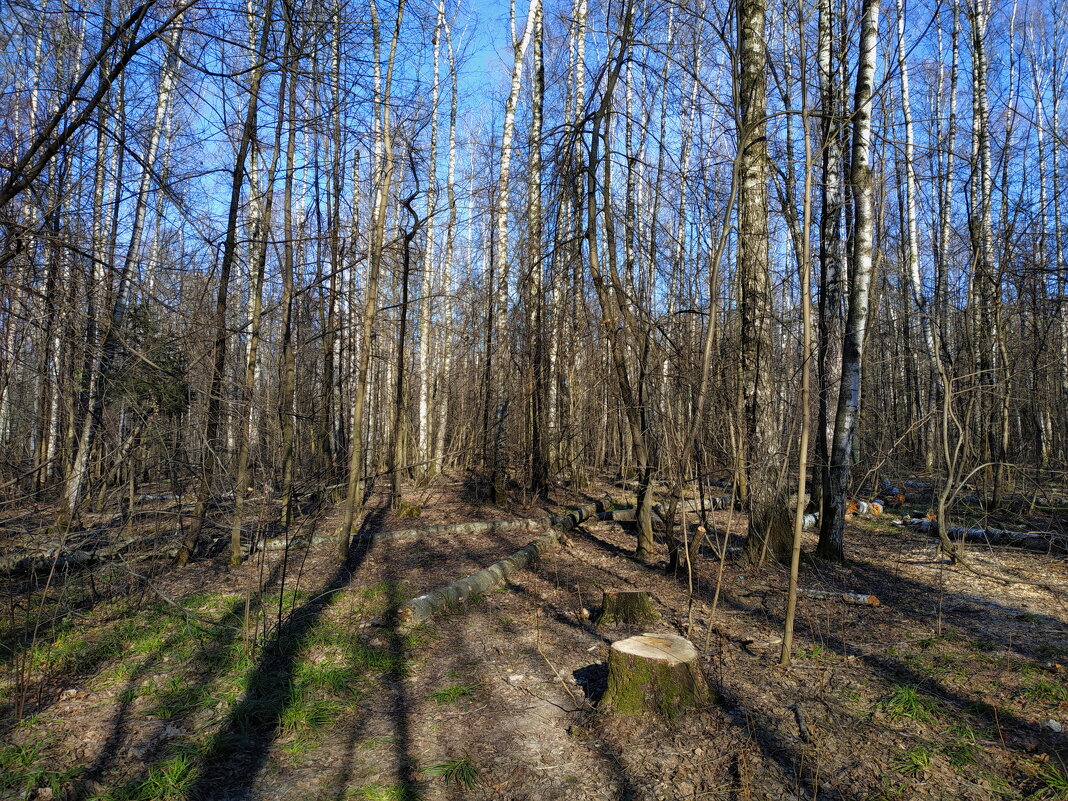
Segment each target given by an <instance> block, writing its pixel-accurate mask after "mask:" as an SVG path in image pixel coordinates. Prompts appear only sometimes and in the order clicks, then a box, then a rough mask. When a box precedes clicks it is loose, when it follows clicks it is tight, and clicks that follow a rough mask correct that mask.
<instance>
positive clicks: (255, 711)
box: [189, 539, 369, 798]
mask: <svg viewBox="0 0 1068 801" xmlns="http://www.w3.org/2000/svg"><path fill="white" fill-rule="evenodd" d="M368 549H369V544H368V543H366V542H364V541H363V540H359V539H357V540H354V544H353V546H352V547H351V548H350V550H349V554H348V558H347V559H346V560H345V562H344V564H342V565H341V566H339V567H338V568H337V570H335V571H334V573H333V575H331V576H330V578H329V579H328V580H327V581H326V582H325V583H324V585H323V586H322V588H321V589H320V590H319V591H318V592H316V593H315V594H314V595H313V597H312V599H311V600H309V601H307V602H306V603H304V604H303V605H302V606H300V607H299V608H297V609H295V610H293V611H292V612H291V613H290V615H289V625H287V626H284V625H280V626H278V627H277V629H276V630H275V632H274V634H273V635H272V637H271V639H270V640H269V641H268V642H267V643H265V644H264V647H263V655H262V657H261V658H260V661H259V662H258V663H257V665H256V667H255V668H254V669H253V671H252V673H251V674H250V676H249V682H248V690H247V692H246V693H245V696H244V697H243V698H242V700H241V702H240V703H238V704H237V706H235V707H234V708H233V710H232V711H231V712H230V714H229V716H228V717H227V720H226V722H225V723H224V724H223V725H222V727H221V728H220V729H219V731H218V732H216V734H215V735H214V736H213V737H212V738H211V740H210V742H209V743H208V745H207V747H206V748H205V750H204V753H203V756H202V758H201V761H200V765H199V770H198V771H197V778H196V781H195V782H194V783H193V784H192V786H191V787H190V790H189V795H190V797H192V798H214V797H219V791H220V788H224V787H225V788H226V791H227V794H228V795H232V796H235V797H243V796H244V795H245V794H246V793H247V792H249V791H250V790H251V788H252V785H253V783H254V782H255V780H256V777H257V776H258V775H259V773H260V772H261V771H262V770H263V767H264V765H265V763H266V760H267V755H268V752H269V750H270V747H271V744H272V743H273V742H274V741H275V739H277V737H278V734H279V732H280V724H281V719H282V715H283V713H284V712H285V709H286V706H287V704H288V701H289V697H290V692H289V690H290V688H291V686H292V683H293V673H294V669H295V666H296V659H297V655H298V654H299V652H300V650H301V647H302V645H303V643H304V641H305V639H306V638H307V636H308V634H309V633H310V632H311V631H312V630H313V629H314V628H315V626H316V624H317V623H318V622H319V619H320V618H321V617H322V615H323V612H324V611H325V610H326V609H328V608H329V607H330V606H331V605H332V604H333V603H335V602H336V601H337V599H338V598H339V597H340V595H341V591H342V590H343V589H344V588H345V587H346V586H348V585H349V583H351V581H352V578H353V575H354V573H355V571H356V570H357V569H358V568H359V566H360V565H361V564H362V563H363V561H364V560H365V559H366V557H367V553H368Z"/></svg>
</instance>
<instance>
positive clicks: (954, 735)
mask: <svg viewBox="0 0 1068 801" xmlns="http://www.w3.org/2000/svg"><path fill="white" fill-rule="evenodd" d="M941 751H942V753H943V754H945V755H946V759H948V760H949V763H950V764H951V765H952V766H953V767H955V768H958V769H960V768H965V767H967V766H969V765H974V764H976V763H977V762H978V761H979V754H980V748H979V736H978V734H977V733H976V731H975V729H973V728H971V727H970V726H963V725H959V726H950V727H949V728H948V729H946V741H945V742H944V743H943V745H942V747H941Z"/></svg>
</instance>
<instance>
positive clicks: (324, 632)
mask: <svg viewBox="0 0 1068 801" xmlns="http://www.w3.org/2000/svg"><path fill="white" fill-rule="evenodd" d="M599 490H600V492H601V494H598V492H594V491H590V492H588V493H585V494H581V495H577V494H563V493H561V494H559V495H557V496H554V498H553V500H554V501H555V502H556V503H558V504H559V506H558V507H554V508H563V507H566V506H569V505H574V504H578V503H581V502H588V501H590V500H603V499H604V494H603V493H606V492H607V493H613V492H614V493H615V494H616V499H617V500H618V499H619V498H620V497H621V495H622V490H619V489H618V488H617V489H613V488H611V487H608V486H604V487H600V488H599ZM373 500H374V501H376V502H379V507H378V508H377V510H375V511H372V512H371V514H370V516H369V518H368V520H367V521H365V523H364V529H365V530H367V531H372V532H375V531H385V530H391V529H398V528H411V527H413V526H423V525H430V524H436V523H446V522H448V523H451V522H461V521H465V520H487V519H507V518H516V517H528V516H539V515H542V514H544V510H540V509H534V508H529V507H525V506H523V505H521V504H518V503H517V504H516V505H515V506H514V507H513V508H510V509H508V510H504V509H499V508H494V507H490V506H488V505H485V506H484V505H482V504H481V503H479V501H478V499H477V497H475V496H474V495H473V494H472V491H471V489H470V487H469V486H467V485H466V484H465V483H464V482H463V480H462V477H460V476H443V477H439V478H438V479H437V480H436V481H435V482H434V483H433V484H432V485H431V486H430V488H429V489H427V490H423V491H421V492H419V493H415V492H413V494H412V497H411V500H412V502H413V503H417V504H418V505H419V507H420V508H419V509H418V510H416V509H409V511H412V512H414V511H418V512H419V514H418V516H417V517H414V518H405V519H400V518H398V517H397V516H395V515H394V514H393V513H392V512H389V511H386V510H385V509H384V499H382V498H379V497H378V496H375V498H374V499H373ZM921 507H923V504H922V503H920V504H919V505H918V506H917V509H920V510H921V511H922V508H921ZM888 511H894V512H896V513H898V514H899V513H900V511H901V510H888ZM892 519H893V518H892V516H891V515H890V514H886V515H883V516H881V517H875V518H864V519H862V518H856V519H854V520H852V522H851V523H850V524H849V528H848V531H847V549H848V556H849V562H848V563H847V564H845V565H828V564H825V563H819V562H814V561H812V560H805V561H804V562H803V564H802V569H801V581H800V584H801V586H802V587H804V588H815V589H824V590H834V591H842V592H859V593H864V594H871V595H875V596H877V597H878V599H879V600H880V602H881V605H879V606H867V605H851V604H845V603H842V602H841V601H838V600H812V599H809V598H801V599H800V600H799V605H798V620H797V633H796V636H795V640H794V645H795V650H794V654H793V663H792V665H791V666H790V667H787V668H783V667H780V666H779V665H778V659H779V650H780V644H781V635H782V623H783V617H784V609H785V588H786V580H787V574H786V570H785V569H784V568H783V567H781V566H778V565H770V564H766V565H764V566H763V567H761V568H759V569H754V568H752V567H743V566H742V565H740V564H736V563H732V562H730V561H728V562H727V563H725V564H724V565H723V570H722V576H721V577H720V576H719V573H720V562H719V561H718V560H717V559H715V558H714V557H713V556H712V555H711V554H709V553H704V554H702V555H701V557H700V559H699V560H698V563H697V564H696V565H695V570H694V572H693V576H692V587H693V591H692V596H691V592H690V581H689V579H688V577H687V576H686V575H685V574H683V575H681V576H679V577H672V576H668V575H665V572H664V568H663V564H662V563H661V564H659V565H656V564H654V565H648V564H644V563H641V562H638V561H636V560H635V559H634V558H633V557H632V553H633V547H634V536H633V533H632V532H630V531H628V530H627V529H626V528H625V526H626V524H618V523H607V522H597V521H588V522H587V523H585V524H584V525H582V526H581V527H579V528H578V529H577V530H575V531H574V532H572V533H571V535H570V537H569V540H570V545H565V547H561V548H559V549H557V550H555V551H553V552H551V553H549V554H548V555H546V556H545V557H543V558H542V559H541V560H540V562H538V563H537V564H536V565H535V566H534V567H533V569H528V570H525V571H522V572H520V573H518V574H516V575H515V576H513V577H512V580H511V581H510V582H509V583H507V584H506V585H505V586H503V587H500V588H499V589H497V590H494V591H492V592H489V593H487V594H486V595H484V596H482V597H479V598H477V599H474V600H473V601H470V602H468V603H466V604H464V605H463V606H462V607H459V608H456V609H453V610H451V611H449V612H448V613H446V614H444V615H442V616H440V617H437V618H435V619H433V620H432V621H431V622H429V623H426V624H422V625H419V626H417V627H415V628H410V629H405V628H402V627H400V626H399V625H397V617H396V610H397V606H398V604H399V603H401V602H403V601H405V600H407V599H409V598H412V597H414V596H415V595H418V594H420V593H422V592H425V591H427V590H430V589H432V588H434V587H437V586H440V585H443V584H446V583H448V582H450V581H453V580H455V579H457V578H459V577H461V576H463V575H466V574H469V573H472V572H474V571H476V570H478V569H479V568H481V567H484V566H486V565H488V564H490V563H492V562H494V561H496V560H497V559H500V558H502V557H504V556H506V555H508V554H509V553H511V552H512V551H514V550H516V549H517V548H520V547H522V546H523V545H525V544H526V543H528V542H530V541H531V540H532V539H534V538H535V537H536V536H538V533H539V532H537V531H530V530H527V531H512V532H508V531H505V532H498V533H493V534H490V535H485V534H483V535H470V534H459V535H457V534H451V535H448V536H445V535H432V536H423V537H418V538H403V539H400V538H397V539H384V540H381V541H378V542H374V543H373V544H371V545H366V544H357V545H354V547H353V548H352V550H351V553H350V555H349V559H348V560H347V562H346V563H345V564H344V565H342V566H339V565H338V563H337V557H336V547H335V546H334V545H333V544H331V543H323V544H319V545H315V546H313V547H311V548H307V549H293V550H292V551H291V552H289V553H288V555H286V554H284V553H281V552H279V553H266V554H260V555H257V556H255V557H254V558H252V559H250V560H249V561H248V562H247V563H246V564H245V565H242V566H241V567H237V568H230V567H227V566H226V565H225V563H224V557H223V556H220V557H218V558H216V559H203V560H199V561H196V562H194V563H193V564H192V565H191V566H189V567H187V568H184V569H176V568H173V567H170V566H168V565H167V563H166V562H164V561H161V562H160V563H159V564H157V565H154V566H153V564H152V563H151V562H145V563H139V564H136V565H134V566H132V567H131V566H125V567H123V566H110V567H105V568H99V569H97V570H95V571H90V570H80V571H72V572H71V573H70V575H69V577H67V578H66V579H65V580H63V581H61V580H60V579H61V578H62V577H53V579H52V580H51V582H50V585H49V588H48V593H47V594H45V593H44V592H43V590H42V587H41V585H40V582H41V581H42V580H43V578H42V577H38V579H37V581H38V583H37V584H36V585H35V586H31V585H30V583H29V581H28V580H27V579H26V577H25V576H23V577H16V578H7V579H5V582H6V585H5V586H4V590H5V592H6V593H7V595H8V599H6V602H5V605H6V606H7V607H8V610H5V612H8V611H9V614H6V615H5V617H7V618H8V619H7V620H6V622H5V623H4V624H3V627H2V628H0V645H2V646H3V649H2V651H0V660H2V663H0V667H2V668H3V671H4V672H3V673H2V674H0V704H2V707H0V715H2V718H0V720H2V721H3V728H2V729H0V740H2V742H0V798H25V799H39V800H41V801H43V800H44V799H59V798H67V797H77V798H98V799H112V800H113V801H119V800H120V799H127V800H128V801H134V800H135V799H140V800H141V801H154V800H155V799H166V800H168V801H169V800H171V799H175V800H176V799H183V798H191V799H200V798H203V799H264V800H266V799H279V800H281V799H294V800H299V801H326V800H327V799H333V800H336V801H347V800H351V799H372V800H377V801H402V800H404V799H415V798H422V799H426V801H435V800H437V799H466V798H471V799H516V801H518V800H519V799H531V800H533V799H754V800H755V799H813V800H816V799H822V800H823V801H833V800H834V799H841V801H861V799H870V800H871V801H874V800H875V799H912V798H930V799H976V800H978V799H1025V798H1030V799H1044V800H1047V801H1048V800H1051V799H1064V798H1068V767H1066V763H1068V733H1066V732H1065V731H1064V730H1066V729H1068V560H1066V559H1065V558H1064V557H1063V556H1056V555H1043V554H1040V553H1033V552H1027V551H1020V550H1012V549H1009V548H995V549H991V548H989V547H982V548H980V547H976V546H970V547H969V549H968V553H969V556H970V559H969V563H970V565H971V567H972V568H974V570H970V569H966V568H962V567H960V566H951V565H949V564H947V563H946V562H945V561H944V560H943V559H941V558H940V556H939V554H938V552H937V550H936V547H935V543H934V541H933V540H931V539H929V538H928V537H927V536H926V535H925V534H922V533H920V532H918V531H915V530H913V529H909V528H904V527H898V526H894V525H892ZM714 521H715V524H716V527H717V528H718V529H719V531H721V532H722V531H725V530H727V527H728V525H730V526H731V528H732V530H733V531H734V532H738V531H744V522H745V521H744V519H743V518H742V516H741V515H740V514H738V513H732V512H726V511H724V512H717V513H715V514H714ZM338 524H339V517H338V515H337V514H336V513H335V511H334V510H332V509H327V510H325V511H323V512H321V513H320V514H319V515H318V516H317V517H315V518H308V519H306V520H304V521H303V522H302V526H304V527H306V528H307V527H314V528H315V529H316V530H319V531H322V532H329V531H332V530H334V529H335V528H336V527H337V526H338ZM4 536H5V537H10V536H11V535H10V534H5V535H4ZM740 543H741V537H739V536H735V537H734V538H733V542H732V543H731V544H734V545H737V544H740ZM0 544H3V542H2V541H0ZM814 545H815V535H814V534H811V533H807V534H806V541H805V548H806V550H811V549H812V548H813V547H814ZM718 578H721V586H720V592H719V595H718V601H717V602H716V603H715V608H713V599H714V596H715V590H716V586H717V579H718ZM119 585H122V586H121V587H120V586H119ZM105 587H106V588H107V592H105V589H104V588H105ZM123 588H125V589H123ZM626 588H634V589H642V590H646V591H648V592H649V594H650V596H651V598H652V600H653V604H654V606H655V607H656V610H657V612H658V614H659V619H658V620H657V621H655V622H654V623H651V624H648V625H646V626H644V627H642V628H643V630H651V631H672V632H675V633H681V634H683V635H684V636H688V637H689V638H690V639H691V640H693V641H694V643H695V644H696V645H697V646H698V648H699V650H700V651H701V652H702V658H703V660H704V666H705V670H706V673H707V675H708V678H709V680H710V683H711V685H712V686H713V688H714V690H715V694H716V697H715V700H714V702H713V703H711V704H710V705H709V706H708V707H707V708H703V709H699V710H696V711H693V712H691V713H688V714H686V715H684V716H682V717H680V718H677V719H675V720H670V721H668V720H659V719H654V718H636V719H631V718H620V717H617V716H613V715H607V714H603V713H601V712H598V711H597V707H596V702H597V700H598V698H599V695H600V693H601V692H602V691H603V689H604V683H605V677H606V666H605V661H606V657H607V652H608V647H609V645H610V644H611V643H612V642H613V641H615V640H616V639H619V638H621V637H625V636H629V635H630V634H632V633H636V631H632V630H629V629H625V628H602V627H598V626H596V625H595V624H594V623H593V622H592V621H593V620H595V619H596V613H597V607H598V606H599V604H600V598H601V592H602V590H603V589H626ZM42 599H43V602H42Z"/></svg>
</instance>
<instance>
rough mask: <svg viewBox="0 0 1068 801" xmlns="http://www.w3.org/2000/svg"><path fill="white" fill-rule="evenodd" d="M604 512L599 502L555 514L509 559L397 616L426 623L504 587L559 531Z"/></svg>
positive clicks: (428, 596) (555, 539)
mask: <svg viewBox="0 0 1068 801" xmlns="http://www.w3.org/2000/svg"><path fill="white" fill-rule="evenodd" d="M603 510H604V505H603V504H601V503H595V504H589V505H587V506H583V507H580V508H578V509H574V510H572V511H570V512H568V513H567V514H563V515H554V516H553V517H551V518H549V525H550V526H551V528H552V530H550V531H547V532H546V533H545V534H542V535H541V536H540V537H538V538H537V539H536V540H534V541H533V542H530V543H529V544H527V545H526V546H524V547H522V548H520V549H519V550H518V551H516V552H515V553H513V554H512V555H511V556H507V557H505V558H504V559H501V560H500V561H497V562H494V563H493V564H492V565H490V566H489V567H486V568H483V569H482V570H479V571H478V572H477V573H473V574H472V575H470V576H465V577H464V578H461V579H459V580H457V581H454V582H452V583H451V584H448V585H446V586H444V587H439V588H438V589H436V590H431V591H430V592H428V593H425V594H423V595H420V596H419V597H418V598H413V599H412V600H410V601H407V602H406V603H404V604H402V605H401V607H400V609H399V610H398V611H397V616H398V617H399V618H400V620H401V621H402V622H404V623H408V624H414V623H421V622H423V621H424V620H429V619H430V618H431V617H433V616H434V615H435V614H437V613H438V612H440V611H442V610H444V609H448V608H450V607H454V606H457V605H459V604H461V603H463V602H464V601H466V600H467V599H468V598H471V597H472V596H474V595H481V594H482V593H484V592H488V591H489V590H492V589H493V588H495V587H498V586H500V585H501V584H503V583H504V582H505V581H506V580H507V579H508V578H509V577H511V576H513V575H515V574H516V573H518V572H519V571H520V570H522V569H523V568H525V567H526V566H527V565H528V564H530V563H531V562H532V561H534V560H535V559H537V558H538V557H540V556H541V555H542V554H543V553H545V552H546V551H548V550H550V549H551V548H553V547H555V546H556V545H557V544H558V542H559V538H560V533H561V532H566V531H570V530H571V529H573V528H574V527H575V526H577V525H579V524H580V523H582V522H583V521H584V520H586V519H587V518H589V517H590V516H591V515H594V514H597V513H598V512H601V511H603Z"/></svg>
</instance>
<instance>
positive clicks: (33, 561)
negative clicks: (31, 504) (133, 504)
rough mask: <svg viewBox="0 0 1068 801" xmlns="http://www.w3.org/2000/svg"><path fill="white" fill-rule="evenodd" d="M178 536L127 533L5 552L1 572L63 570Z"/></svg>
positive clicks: (101, 560) (0, 565) (0, 567)
mask: <svg viewBox="0 0 1068 801" xmlns="http://www.w3.org/2000/svg"><path fill="white" fill-rule="evenodd" d="M178 539H179V536H178V535H177V534H163V535H160V536H157V537H148V538H139V537H129V538H127V539H124V540H121V541H119V542H116V543H112V544H110V545H103V546H101V547H99V548H93V549H87V548H80V547H75V548H72V549H70V550H63V549H61V548H60V547H58V546H52V547H50V548H45V549H41V550H38V551H35V552H30V553H27V552H25V551H23V552H20V553H13V554H8V555H6V556H4V557H0V575H5V576H7V575H13V574H15V573H34V572H41V571H47V570H52V568H53V567H54V568H55V569H57V570H62V569H64V568H67V567H76V566H80V565H90V564H95V563H96V562H103V561H106V560H109V559H117V558H119V557H121V556H123V555H124V554H125V553H126V552H127V551H129V550H131V549H133V548H134V547H135V546H142V547H144V546H148V545H155V544H156V543H160V542H167V541H177V540H178ZM172 551H173V552H177V549H176V548H172V549H170V551H166V552H164V555H167V556H173V555H174V553H172Z"/></svg>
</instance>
